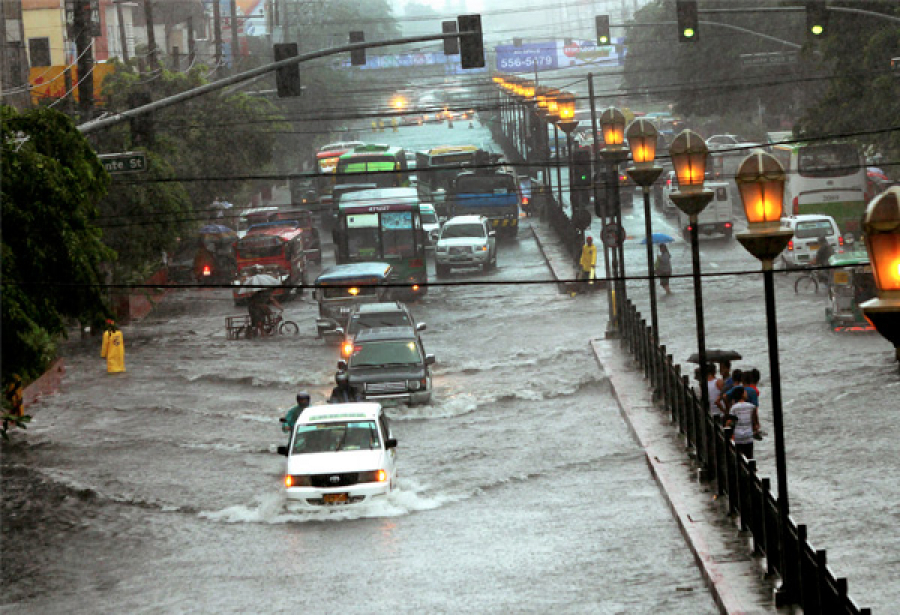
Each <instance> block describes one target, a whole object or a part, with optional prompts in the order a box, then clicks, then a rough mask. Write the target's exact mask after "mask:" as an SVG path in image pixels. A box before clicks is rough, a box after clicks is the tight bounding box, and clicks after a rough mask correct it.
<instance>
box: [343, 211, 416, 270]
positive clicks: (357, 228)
mask: <svg viewBox="0 0 900 615" xmlns="http://www.w3.org/2000/svg"><path fill="white" fill-rule="evenodd" d="M347 253H348V256H349V258H350V260H351V261H359V260H367V259H371V258H387V257H390V256H398V257H401V258H412V257H413V256H415V254H416V244H415V233H414V230H413V220H412V212H411V211H391V212H382V213H366V214H348V215H347Z"/></svg>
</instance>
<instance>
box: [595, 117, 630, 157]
mask: <svg viewBox="0 0 900 615" xmlns="http://www.w3.org/2000/svg"><path fill="white" fill-rule="evenodd" d="M598 121H599V123H600V129H601V131H602V132H603V142H604V143H606V147H607V148H611V149H618V148H621V147H622V144H623V143H624V142H625V114H623V113H622V112H621V111H619V110H618V109H616V108H615V107H609V108H607V109H604V110H603V112H602V113H601V114H600V119H599V120H598Z"/></svg>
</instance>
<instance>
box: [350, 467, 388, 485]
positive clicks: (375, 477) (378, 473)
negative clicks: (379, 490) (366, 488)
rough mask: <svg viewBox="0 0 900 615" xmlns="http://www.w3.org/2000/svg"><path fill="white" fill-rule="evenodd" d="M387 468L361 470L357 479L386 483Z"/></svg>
mask: <svg viewBox="0 0 900 615" xmlns="http://www.w3.org/2000/svg"><path fill="white" fill-rule="evenodd" d="M387 479H388V473H387V470H371V471H370V472H360V473H359V476H358V477H357V479H356V482H358V483H384V482H387Z"/></svg>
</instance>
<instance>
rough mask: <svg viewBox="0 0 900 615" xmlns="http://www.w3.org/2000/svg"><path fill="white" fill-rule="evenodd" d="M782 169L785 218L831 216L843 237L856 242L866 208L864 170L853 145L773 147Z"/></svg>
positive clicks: (831, 144) (787, 145) (820, 144)
mask: <svg viewBox="0 0 900 615" xmlns="http://www.w3.org/2000/svg"><path fill="white" fill-rule="evenodd" d="M772 152H773V155H774V156H775V157H776V158H778V160H779V162H781V164H782V166H783V167H784V170H785V174H786V181H785V184H784V215H786V216H798V215H801V214H821V215H825V216H831V217H832V218H834V220H835V221H836V222H837V224H838V227H839V228H840V230H841V232H842V233H844V234H847V233H850V234H852V235H854V236H855V238H857V239H859V237H860V235H861V232H862V228H861V222H862V216H863V213H864V212H865V208H866V167H865V165H864V164H863V163H862V157H861V156H860V152H859V149H858V148H857V146H856V145H854V144H852V143H812V144H807V143H791V144H781V145H778V144H776V145H774V146H773V148H772Z"/></svg>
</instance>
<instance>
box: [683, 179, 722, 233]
mask: <svg viewBox="0 0 900 615" xmlns="http://www.w3.org/2000/svg"><path fill="white" fill-rule="evenodd" d="M704 188H706V189H707V190H711V191H712V193H713V198H712V201H710V202H709V205H707V206H706V208H705V209H704V210H703V211H702V212H700V215H699V216H697V232H698V234H699V235H713V234H719V235H724V236H725V239H731V237H732V235H733V234H734V197H735V195H734V188H733V187H732V184H731V183H729V182H724V181H723V182H706V183H705V184H704ZM690 226H691V222H690V220H689V219H688V217H687V216H686V215H685V214H684V213H683V212H682V211H681V210H680V209H679V210H678V228H679V229H680V230H681V234H682V236H683V237H684V238H685V240H686V241H690V238H691V233H690V231H691V229H690Z"/></svg>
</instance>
